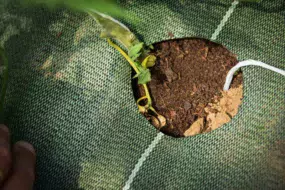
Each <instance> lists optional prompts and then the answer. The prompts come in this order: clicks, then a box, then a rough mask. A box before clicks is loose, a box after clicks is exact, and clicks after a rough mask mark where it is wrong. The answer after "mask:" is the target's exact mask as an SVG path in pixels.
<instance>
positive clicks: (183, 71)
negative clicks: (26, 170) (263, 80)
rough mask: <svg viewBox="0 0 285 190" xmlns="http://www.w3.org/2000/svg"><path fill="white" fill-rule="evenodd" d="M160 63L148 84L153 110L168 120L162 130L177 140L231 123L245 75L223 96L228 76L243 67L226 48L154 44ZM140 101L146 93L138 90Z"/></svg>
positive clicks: (196, 42) (201, 42) (195, 42)
mask: <svg viewBox="0 0 285 190" xmlns="http://www.w3.org/2000/svg"><path fill="white" fill-rule="evenodd" d="M151 53H152V54H153V55H155V56H156V57H157V60H156V64H155V66H154V67H152V68H151V69H150V70H151V74H152V80H151V81H150V82H149V83H148V87H149V90H150V94H151V97H152V99H153V107H154V108H155V109H156V111H157V112H158V113H159V114H161V115H163V116H164V117H165V118H166V122H167V125H166V126H165V127H163V128H161V129H160V130H161V131H162V132H164V133H165V134H167V135H170V136H174V137H184V136H193V135H197V134H200V133H204V132H209V131H211V130H214V129H216V128H218V127H220V126H221V125H223V124H225V123H227V122H229V121H230V120H231V119H232V117H234V115H236V114H237V112H238V107H239V105H240V103H241V99H242V86H241V85H242V74H241V73H239V74H238V75H236V76H235V77H234V80H233V83H232V85H231V89H230V91H228V92H223V85H224V82H225V79H226V75H227V73H228V71H229V70H230V69H231V68H232V67H233V66H235V65H236V64H237V63H238V61H237V58H236V55H234V54H233V53H231V52H230V51H229V50H227V49H226V48H225V47H224V46H222V45H219V44H216V43H213V42H211V41H209V40H205V39H199V38H187V39H175V40H169V41H163V42H160V43H157V44H154V50H153V52H151ZM136 90H137V92H135V95H136V98H139V97H141V96H142V95H143V94H144V92H143V89H142V88H141V87H139V88H138V86H136Z"/></svg>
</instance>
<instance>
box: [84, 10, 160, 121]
mask: <svg viewBox="0 0 285 190" xmlns="http://www.w3.org/2000/svg"><path fill="white" fill-rule="evenodd" d="M89 14H90V15H91V16H92V17H93V18H94V19H95V20H96V21H97V22H98V23H99V24H100V25H101V26H102V28H103V30H102V33H101V37H102V38H106V39H107V42H108V43H109V44H110V46H112V47H114V48H115V49H116V50H118V52H119V53H120V54H121V55H122V56H123V57H124V58H125V59H126V60H127V61H128V63H129V64H130V65H131V67H132V68H133V70H134V71H135V76H134V77H133V78H134V79H135V78H137V81H138V84H139V85H142V86H143V88H144V92H145V95H144V96H142V97H140V98H139V99H138V100H137V105H138V108H139V111H140V112H141V113H143V114H153V113H154V115H155V116H156V117H157V119H158V121H159V126H158V127H160V125H162V126H163V125H165V118H164V117H163V116H161V115H159V114H158V113H157V112H156V110H155V109H154V108H153V106H152V99H151V97H150V93H149V89H148V87H147V83H148V82H149V81H150V80H151V73H150V70H149V68H150V67H152V66H154V64H155V60H156V57H155V56H154V55H148V52H149V50H148V49H146V46H145V45H144V43H143V42H140V41H139V40H138V39H137V38H136V37H135V35H134V34H133V33H132V32H131V31H130V30H129V29H128V28H127V27H126V26H125V25H123V24H122V23H120V22H119V21H117V20H115V19H113V18H112V17H110V16H107V15H105V14H102V13H99V12H95V11H92V12H89ZM112 39H114V40H117V41H118V42H120V43H121V44H122V45H123V46H124V47H125V48H126V49H127V51H128V53H126V52H125V51H124V50H123V49H122V48H120V47H119V46H118V45H117V44H115V43H114V42H113V41H112ZM145 100H146V102H147V103H146V104H144V105H142V103H141V102H143V101H145Z"/></svg>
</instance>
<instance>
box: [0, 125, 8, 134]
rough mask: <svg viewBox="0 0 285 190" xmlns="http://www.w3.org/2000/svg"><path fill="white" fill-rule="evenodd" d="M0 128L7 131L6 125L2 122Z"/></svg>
mask: <svg viewBox="0 0 285 190" xmlns="http://www.w3.org/2000/svg"><path fill="white" fill-rule="evenodd" d="M0 130H2V131H4V132H6V133H9V129H8V127H6V125H4V124H0Z"/></svg>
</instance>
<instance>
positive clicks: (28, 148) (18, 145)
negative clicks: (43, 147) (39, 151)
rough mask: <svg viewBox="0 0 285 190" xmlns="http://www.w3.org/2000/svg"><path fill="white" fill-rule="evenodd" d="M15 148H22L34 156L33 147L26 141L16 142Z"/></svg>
mask: <svg viewBox="0 0 285 190" xmlns="http://www.w3.org/2000/svg"><path fill="white" fill-rule="evenodd" d="M15 146H17V147H21V148H24V149H26V150H28V151H30V152H31V153H33V154H36V151H35V149H34V147H33V145H31V144H30V143H28V142H26V141H18V142H16V144H15Z"/></svg>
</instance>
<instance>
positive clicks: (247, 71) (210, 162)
mask: <svg viewBox="0 0 285 190" xmlns="http://www.w3.org/2000/svg"><path fill="white" fill-rule="evenodd" d="M120 2H121V4H122V6H124V7H126V8H127V9H129V10H130V13H132V14H136V15H137V16H138V17H139V18H140V19H141V21H140V22H139V23H137V24H130V23H128V22H127V21H124V23H125V24H126V25H127V26H128V27H130V28H131V30H132V31H134V32H135V33H136V34H137V35H138V36H139V38H140V39H141V40H143V41H145V42H146V43H147V44H151V43H154V42H158V41H161V40H165V39H169V38H170V36H169V35H168V34H169V33H172V34H174V36H175V37H176V38H181V37H192V36H198V37H204V38H208V39H209V38H210V37H211V36H212V34H213V33H214V31H215V30H216V28H217V26H218V25H219V23H220V21H221V20H222V18H223V17H224V15H225V14H226V12H227V11H228V9H229V7H230V6H231V2H229V1H223V0H219V1H217V0H209V1H205V0H191V1H183V0H180V1H170V0H165V1H161V2H158V1H150V0H149V1H143V0H139V1H135V0H122V1H120ZM0 10H1V11H0V18H1V19H0V44H1V45H3V46H4V47H5V49H6V51H7V54H8V58H9V61H10V73H9V86H8V91H7V98H6V102H5V123H6V124H7V125H8V126H9V128H10V129H11V130H12V137H13V141H16V140H20V139H23V140H28V141H30V142H32V143H33V144H34V145H35V147H36V148H37V154H38V162H37V181H36V184H35V189H41V190H42V189H43V190H44V189H61V190H62V189H121V188H122V187H123V186H124V185H125V183H126V181H127V180H128V177H129V175H130V174H131V172H132V170H133V168H134V167H135V164H136V163H137V161H138V159H139V158H140V157H141V154H142V153H143V152H144V151H145V149H146V148H147V147H148V146H149V144H150V143H151V142H152V140H153V139H154V138H155V136H156V135H157V131H156V130H155V129H154V127H152V126H151V125H150V124H149V123H148V122H147V121H146V120H145V119H144V118H143V117H142V116H141V115H140V114H139V113H138V110H137V107H136V105H135V100H134V98H133V94H132V89H131V78H130V73H131V69H130V67H129V66H128V64H127V63H126V61H125V60H124V59H123V58H122V57H121V56H120V55H119V53H118V52H116V51H115V50H114V49H113V48H111V47H110V46H109V45H108V44H107V43H106V41H105V40H104V39H100V38H99V37H98V36H99V35H98V34H99V31H100V27H99V26H98V25H97V24H96V22H95V21H93V20H92V19H91V18H90V17H89V16H87V15H84V14H75V13H71V12H69V11H67V10H56V11H51V10H48V9H45V8H39V9H35V8H21V7H19V6H17V4H15V2H14V1H13V2H12V1H6V0H0ZM284 17H285V4H284V1H283V0H274V1H272V0H263V1H262V2H261V3H258V4H256V3H243V2H241V3H239V4H238V5H237V7H236V9H235V10H234V12H233V14H232V15H231V17H230V18H229V20H228V22H227V23H226V25H225V27H224V28H223V29H222V31H221V33H220V34H219V36H218V38H217V40H216V42H218V43H221V44H224V45H225V46H227V47H228V48H229V49H230V50H231V51H233V52H234V53H236V54H237V55H238V58H239V60H245V59H255V60H259V61H263V62H265V63H268V64H270V65H273V66H276V67H279V68H281V69H285V53H284V49H285V18H284ZM243 72H244V78H245V81H244V85H245V89H244V100H243V104H242V107H241V109H240V111H239V114H238V115H237V116H236V117H235V118H234V119H233V120H232V121H231V122H230V123H229V124H227V125H225V126H223V127H222V128H220V129H218V130H215V131H213V132H211V133H209V134H205V135H199V136H195V137H189V138H184V139H174V138H171V137H168V136H163V138H162V140H161V141H160V142H159V144H158V145H157V146H156V147H155V149H154V151H153V152H152V153H151V154H150V156H149V157H148V158H147V160H146V161H145V162H144V164H143V166H142V167H141V169H140V171H139V172H138V173H137V176H136V177H135V178H134V182H133V183H132V184H131V189H282V188H284V187H285V169H284V168H285V162H284V161H285V154H284V151H285V134H284V131H285V130H284V123H285V107H284V105H285V95H284V94H285V78H284V77H282V76H281V75H278V74H275V73H273V72H271V71H267V70H264V69H262V68H256V67H247V68H244V69H243Z"/></svg>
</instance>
